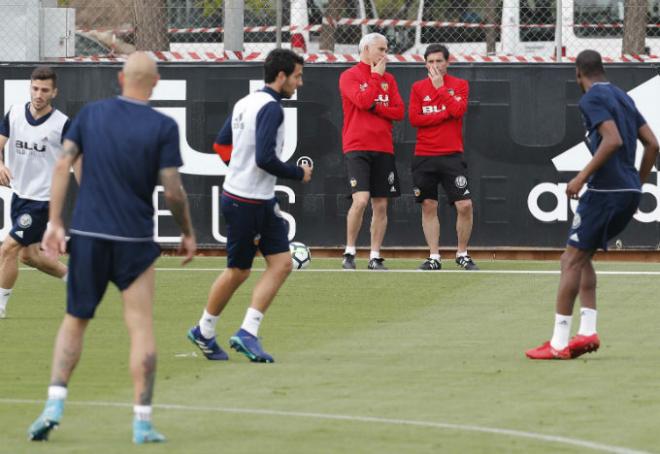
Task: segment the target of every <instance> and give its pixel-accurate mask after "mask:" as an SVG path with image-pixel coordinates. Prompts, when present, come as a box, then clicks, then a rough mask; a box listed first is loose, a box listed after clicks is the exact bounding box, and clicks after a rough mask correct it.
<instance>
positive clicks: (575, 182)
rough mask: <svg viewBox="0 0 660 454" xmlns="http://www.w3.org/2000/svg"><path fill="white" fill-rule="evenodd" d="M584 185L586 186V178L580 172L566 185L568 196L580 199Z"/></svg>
mask: <svg viewBox="0 0 660 454" xmlns="http://www.w3.org/2000/svg"><path fill="white" fill-rule="evenodd" d="M582 186H584V179H583V178H582V177H581V176H580V175H579V174H578V175H577V176H576V177H575V178H573V179H572V180H571V181H569V182H568V185H567V186H566V195H567V196H568V198H569V199H579V198H580V195H579V194H580V191H581V190H582Z"/></svg>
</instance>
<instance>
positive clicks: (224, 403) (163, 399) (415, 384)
mask: <svg viewBox="0 0 660 454" xmlns="http://www.w3.org/2000/svg"><path fill="white" fill-rule="evenodd" d="M418 262H419V261H412V260H391V261H390V260H388V261H387V262H386V263H387V264H388V265H389V266H390V267H391V268H392V269H410V270H412V269H414V268H415V267H416V266H417V265H418V264H419V263H418ZM224 264H225V260H224V259H222V258H200V259H196V260H195V261H194V262H193V263H192V264H191V266H190V268H189V270H186V271H178V270H169V271H166V270H162V271H160V272H158V274H157V303H156V310H155V313H156V314H155V317H156V330H157V337H158V346H159V364H158V367H159V370H158V376H157V385H156V395H155V404H156V405H159V404H162V405H166V404H171V405H180V406H185V407H188V408H171V407H170V408H156V409H155V415H154V419H155V423H156V426H157V428H158V429H159V430H160V431H162V432H163V433H164V434H165V435H166V436H168V438H169V441H168V443H167V445H166V446H162V447H161V446H145V447H135V446H132V445H131V443H130V435H131V434H130V422H131V408H130V402H131V398H132V388H131V382H130V378H129V374H128V370H127V367H128V366H127V359H128V354H127V352H128V339H127V336H126V330H125V328H124V327H123V322H122V318H121V302H120V299H119V294H118V293H117V292H116V291H115V290H111V291H109V292H108V294H107V295H106V298H105V301H104V303H103V304H102V305H101V307H100V309H99V311H98V313H97V317H96V319H95V320H94V321H93V322H92V324H91V325H90V328H89V330H88V335H87V337H86V341H85V342H86V343H85V350H84V353H83V357H82V360H81V362H80V365H79V367H78V369H77V370H76V372H75V374H74V377H73V380H72V382H71V383H70V391H69V403H68V404H67V407H66V409H65V417H64V419H63V421H62V426H61V427H60V429H59V430H57V431H55V432H54V433H53V434H52V435H51V441H50V442H48V443H46V444H34V443H32V444H30V443H28V442H27V441H26V429H27V427H28V425H29V424H30V422H31V421H32V420H33V419H34V418H35V417H36V416H37V415H38V413H39V412H40V411H41V407H42V404H41V403H37V402H32V401H35V400H39V401H42V400H43V399H44V397H45V394H46V387H47V385H48V376H49V370H50V360H51V353H52V343H53V339H54V336H55V333H56V330H57V327H58V325H59V322H60V320H61V317H62V314H63V311H64V301H65V299H64V286H63V285H62V283H61V282H58V281H57V280H54V279H52V278H49V277H47V276H44V275H43V274H41V273H37V272H32V271H22V272H21V275H20V277H19V282H18V284H17V286H16V288H15V292H14V295H13V296H12V299H11V301H10V303H9V307H8V315H9V318H8V319H6V320H2V321H0V334H1V336H0V342H1V346H0V358H1V363H0V364H1V365H0V452H1V453H12V454H13V453H23V452H25V453H28V452H29V453H33V452H36V453H40V452H44V453H93V454H104V453H117V452H126V453H127V452H133V451H136V452H137V451H140V452H163V453H164V452H168V453H170V452H172V453H179V452H181V453H182V452H191V453H195V452H219V451H222V452H269V453H318V452H321V453H325V452H327V453H343V452H351V453H354V452H355V453H358V452H359V453H385V452H387V453H390V452H391V453H404V452H405V453H408V452H422V453H424V452H452V453H453V452H460V453H493V452H495V453H531V452H533V453H557V452H561V453H564V452H565V453H582V452H599V451H598V450H588V449H587V448H585V447H579V446H575V445H570V444H565V443H557V442H551V441H544V440H541V439H538V438H524V437H519V436H514V435H506V434H494V433H484V432H478V431H467V430H465V428H460V427H454V428H448V427H443V426H442V424H455V425H459V426H479V427H484V428H496V429H506V430H514V431H523V432H530V433H535V434H542V435H549V436H560V437H568V438H571V439H574V440H583V441H588V442H592V443H598V444H601V445H608V446H619V447H626V448H629V449H636V450H642V451H650V452H653V451H657V450H658V446H659V445H660V431H658V427H659V425H660V416H658V415H660V411H659V407H660V393H658V376H660V349H659V348H658V344H659V343H660V335H658V329H657V324H658V320H659V319H660V308H658V305H657V301H658V296H657V295H658V288H659V285H658V284H657V282H658V279H659V277H660V276H648V275H647V276H642V275H637V276H636V275H621V276H618V275H603V276H601V277H600V278H599V287H598V292H599V309H600V312H599V332H600V335H601V339H602V341H603V344H602V346H601V350H600V351H599V352H598V353H596V354H593V355H587V356H586V357H584V359H582V358H580V359H579V360H574V361H563V362H559V361H552V362H533V361H529V360H527V359H525V358H524V355H523V352H524V350H525V349H527V348H530V347H534V346H536V345H538V344H539V343H540V342H542V341H544V340H547V338H549V336H550V334H551V329H552V321H553V302H554V294H555V291H556V288H557V283H558V276H557V275H554V274H488V273H481V274H477V273H467V272H466V273H443V272H441V273H321V272H295V273H293V274H292V276H291V277H290V279H289V280H288V281H287V283H286V284H285V286H284V287H283V289H282V290H281V291H280V293H279V295H278V297H277V299H276V300H275V303H274V304H273V306H272V307H271V309H270V311H269V312H268V314H267V316H266V317H265V320H264V323H263V325H262V328H261V331H260V335H261V336H262V337H263V342H264V346H265V348H266V350H267V351H269V352H270V353H272V354H273V356H275V359H276V361H277V362H276V363H275V364H270V365H264V364H252V363H249V362H248V361H247V359H246V358H245V357H243V356H239V355H238V354H236V353H235V352H233V351H231V352H230V361H228V362H225V363H214V362H210V361H206V360H204V359H202V358H200V357H199V356H198V357H193V356H192V355H191V353H192V352H194V351H195V348H194V347H193V346H192V344H190V343H189V341H187V340H186V338H185V333H186V331H187V329H188V328H189V327H190V326H192V325H193V324H194V323H195V322H196V321H197V319H198V318H199V315H200V313H201V310H202V308H203V305H204V303H205V300H206V295H207V291H208V288H209V286H210V284H211V282H212V281H213V279H214V278H215V276H216V275H217V273H218V270H220V269H221V268H222V267H224ZM338 264H339V261H338V260H329V259H315V260H314V262H313V263H312V267H313V269H323V268H328V269H330V268H333V269H334V268H337V266H338ZM479 265H480V266H481V267H482V269H487V270H557V269H558V264H557V262H522V261H521V262H504V261H496V262H489V261H480V262H479ZM256 266H257V268H261V267H262V266H263V262H261V261H258V262H257V264H256ZM358 266H359V267H364V266H366V260H360V261H359V262H358ZM596 266H597V269H598V270H601V271H603V270H609V271H614V270H622V271H655V272H658V271H660V264H635V263H625V264H623V263H597V264H596ZM158 267H159V268H178V267H179V262H178V260H177V259H175V258H163V259H161V260H160V261H159V262H158ZM445 267H446V268H448V269H452V270H453V269H455V267H454V266H453V264H451V263H449V261H447V262H446V263H445ZM207 268H208V269H210V270H208V271H206V270H200V269H207ZM195 269H197V271H194V270H195ZM259 275H260V273H259V272H255V273H254V275H253V276H252V277H251V278H250V279H249V280H248V282H247V283H246V284H245V285H244V287H243V288H241V289H239V291H238V293H237V294H236V295H235V297H234V300H233V301H232V302H231V304H230V305H229V306H228V308H227V310H226V311H225V313H223V315H222V317H221V320H220V323H219V325H218V334H219V341H220V343H221V345H222V346H223V347H225V348H226V347H227V339H228V338H229V336H230V335H231V334H232V333H233V332H234V331H235V330H236V329H237V328H238V326H239V325H240V323H241V321H242V318H243V314H244V311H245V308H246V307H247V305H248V302H249V296H250V291H251V289H252V286H253V285H254V282H255V281H256V279H257V278H258V276H259ZM576 320H577V319H576ZM574 325H577V321H576V322H574ZM574 329H575V328H574ZM11 399H22V400H26V401H27V402H22V403H13V402H10V400H11ZM92 401H94V402H114V403H119V404H122V405H123V404H125V405H126V406H123V407H122V406H111V407H108V406H103V405H96V404H90V403H89V402H92ZM253 410H254V411H253ZM258 411H262V412H261V413H259V412H258ZM264 411H266V412H264ZM267 411H271V413H267ZM305 413H310V414H315V415H305ZM332 415H335V416H337V415H341V418H340V417H339V416H337V417H336V419H328V416H332ZM324 416H325V417H324ZM344 417H346V418H344ZM349 417H354V418H359V417H367V418H378V419H374V420H351V419H350V418H349ZM342 418H343V419H342ZM395 420H396V421H395ZM397 421H398V422H397ZM412 421H415V422H419V423H423V424H421V425H413V424H411V423H410V422H412ZM424 424H426V425H424ZM433 424H439V426H433ZM601 452H604V451H601ZM609 452H613V451H609Z"/></svg>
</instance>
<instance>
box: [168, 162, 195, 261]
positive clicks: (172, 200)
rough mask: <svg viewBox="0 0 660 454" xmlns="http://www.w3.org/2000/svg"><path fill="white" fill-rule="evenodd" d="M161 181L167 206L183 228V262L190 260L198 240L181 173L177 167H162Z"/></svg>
mask: <svg viewBox="0 0 660 454" xmlns="http://www.w3.org/2000/svg"><path fill="white" fill-rule="evenodd" d="M160 182H161V184H162V185H163V189H164V192H163V196H164V197H165V203H166V204H167V208H169V210H170V211H171V212H172V216H173V217H174V220H175V221H176V223H177V224H178V226H179V228H181V245H180V248H179V250H180V252H181V253H183V254H184V256H185V257H184V259H183V262H182V264H183V265H185V264H186V263H188V262H190V261H191V260H192V259H193V256H194V255H195V251H196V250H197V240H196V239H195V232H194V230H193V226H192V220H191V218H190V207H189V205H188V195H187V194H186V190H185V189H184V188H183V184H182V183H181V175H180V174H179V170H178V169H177V168H176V167H164V168H162V169H160Z"/></svg>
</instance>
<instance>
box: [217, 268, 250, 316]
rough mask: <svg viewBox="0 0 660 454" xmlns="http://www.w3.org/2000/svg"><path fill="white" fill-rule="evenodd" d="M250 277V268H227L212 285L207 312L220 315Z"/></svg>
mask: <svg viewBox="0 0 660 454" xmlns="http://www.w3.org/2000/svg"><path fill="white" fill-rule="evenodd" d="M248 277H250V270H249V269H247V270H242V269H240V268H226V269H225V270H224V271H223V272H222V273H220V275H219V276H218V277H217V278H216V280H215V281H214V282H213V284H212V285H211V290H209V296H208V300H207V303H206V312H208V313H209V314H211V315H214V316H218V315H220V313H221V312H222V311H223V310H224V308H225V306H226V305H227V303H229V300H230V299H231V297H232V295H233V294H234V292H235V291H236V290H237V289H238V287H240V286H241V284H243V282H245V281H246V280H247V278H248Z"/></svg>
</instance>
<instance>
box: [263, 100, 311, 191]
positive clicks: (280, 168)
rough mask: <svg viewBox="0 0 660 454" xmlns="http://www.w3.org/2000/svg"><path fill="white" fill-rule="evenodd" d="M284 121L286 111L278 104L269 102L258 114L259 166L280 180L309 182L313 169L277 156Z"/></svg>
mask: <svg viewBox="0 0 660 454" xmlns="http://www.w3.org/2000/svg"><path fill="white" fill-rule="evenodd" d="M283 121H284V111H283V110H282V107H281V106H280V105H279V104H278V103H276V102H269V103H268V104H266V105H265V106H263V107H262V108H261V110H260V111H259V113H257V137H256V142H257V143H256V145H257V147H256V156H255V159H256V162H257V166H258V167H259V168H260V169H262V170H265V171H266V172H268V173H270V174H271V175H275V176H276V177H279V178H286V179H289V180H301V181H304V182H307V181H309V179H310V178H311V168H309V167H307V168H305V167H304V166H297V165H293V164H287V163H285V162H282V161H280V159H279V158H278V157H277V154H275V143H276V138H277V130H278V129H279V127H280V125H281V124H282V122H283Z"/></svg>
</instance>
